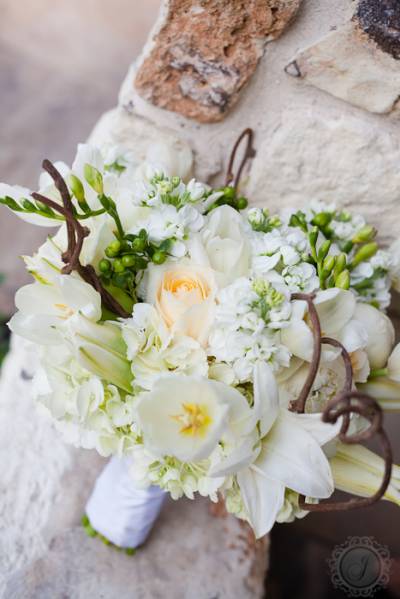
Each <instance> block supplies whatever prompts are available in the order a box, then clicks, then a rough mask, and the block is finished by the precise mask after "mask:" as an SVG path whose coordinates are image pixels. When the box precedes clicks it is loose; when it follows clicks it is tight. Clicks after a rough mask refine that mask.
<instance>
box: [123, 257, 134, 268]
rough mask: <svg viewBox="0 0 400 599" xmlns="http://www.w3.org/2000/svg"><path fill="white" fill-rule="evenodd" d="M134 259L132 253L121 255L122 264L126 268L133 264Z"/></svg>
mask: <svg viewBox="0 0 400 599" xmlns="http://www.w3.org/2000/svg"><path fill="white" fill-rule="evenodd" d="M135 263H136V259H135V256H133V255H132V254H127V255H125V256H122V264H123V265H124V266H126V268H130V267H131V266H135Z"/></svg>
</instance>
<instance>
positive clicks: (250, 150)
mask: <svg viewBox="0 0 400 599" xmlns="http://www.w3.org/2000/svg"><path fill="white" fill-rule="evenodd" d="M246 137H247V143H246V147H245V150H244V154H243V158H242V160H241V162H240V164H239V168H238V170H237V172H236V176H235V175H234V173H233V165H234V162H235V158H236V154H237V151H238V149H239V146H240V144H241V143H242V140H243V139H245V138H246ZM253 138H254V132H253V129H250V128H249V127H248V128H247V129H245V130H244V131H242V133H241V134H240V135H239V137H238V138H237V140H236V141H235V143H234V146H233V148H232V151H231V154H230V157H229V162H228V168H227V171H226V178H225V185H231V184H232V181H233V187H234V188H235V189H237V188H238V186H239V183H240V179H241V176H242V172H243V169H244V167H245V166H246V163H247V161H248V160H250V159H251V158H254V156H255V155H256V151H255V148H254V146H253Z"/></svg>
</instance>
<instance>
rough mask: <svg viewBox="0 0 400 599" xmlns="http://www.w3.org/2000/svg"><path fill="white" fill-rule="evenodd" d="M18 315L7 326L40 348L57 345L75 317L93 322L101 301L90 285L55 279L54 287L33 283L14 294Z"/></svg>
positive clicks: (71, 277) (99, 310)
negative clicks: (78, 315)
mask: <svg viewBox="0 0 400 599" xmlns="http://www.w3.org/2000/svg"><path fill="white" fill-rule="evenodd" d="M15 304H16V306H17V308H18V312H17V313H16V314H15V315H14V316H13V317H12V318H11V320H10V322H9V323H8V326H9V327H10V329H11V330H12V331H13V332H14V333H16V334H17V335H20V336H21V337H25V338H26V339H29V341H33V342H34V343H39V344H40V345H52V344H59V343H61V341H62V336H61V333H60V331H61V330H62V329H63V328H65V325H66V323H67V322H68V321H69V320H70V319H71V318H73V317H74V316H76V315H77V314H78V313H81V314H83V315H84V316H86V318H88V319H89V320H92V321H94V322H97V321H98V320H99V319H100V317H101V298H100V295H99V293H97V291H95V289H93V287H92V286H91V285H89V284H88V283H85V282H84V281H82V280H80V279H77V278H75V277H73V276H66V275H58V276H57V277H56V281H55V282H54V284H50V285H43V284H41V283H38V282H35V283H32V284H30V285H25V287H21V289H19V290H18V291H17V293H16V296H15Z"/></svg>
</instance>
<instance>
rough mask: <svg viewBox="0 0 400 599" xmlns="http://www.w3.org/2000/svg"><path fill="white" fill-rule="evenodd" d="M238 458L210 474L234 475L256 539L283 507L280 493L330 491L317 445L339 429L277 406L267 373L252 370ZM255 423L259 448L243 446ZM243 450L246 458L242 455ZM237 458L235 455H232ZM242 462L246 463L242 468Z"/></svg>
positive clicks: (325, 494) (258, 366)
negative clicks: (251, 393)
mask: <svg viewBox="0 0 400 599" xmlns="http://www.w3.org/2000/svg"><path fill="white" fill-rule="evenodd" d="M243 416H244V417H243V418H242V420H241V421H239V422H240V426H237V432H238V434H239V435H240V434H242V440H241V442H240V443H241V445H242V455H237V459H236V460H235V461H234V460H232V458H231V456H228V457H227V459H226V461H222V462H221V464H220V466H219V467H218V468H216V467H214V468H213V470H212V473H211V475H213V476H220V475H221V474H225V475H226V474H228V473H234V472H237V470H238V467H240V466H242V469H241V470H239V472H238V473H237V481H238V484H239V487H240V490H241V494H242V498H243V502H244V504H245V507H246V510H247V513H248V517H249V521H250V524H251V526H252V527H253V529H254V531H255V534H256V536H257V538H259V537H261V536H263V535H265V534H266V533H267V532H268V531H269V530H270V529H271V528H272V526H273V524H274V522H275V520H276V517H277V514H278V513H279V511H280V510H281V508H282V506H283V503H284V496H285V488H289V489H292V490H293V491H296V492H297V493H301V494H303V495H305V496H310V497H313V498H318V499H322V498H327V497H329V496H330V495H331V494H332V493H333V490H334V486H333V479H332V474H331V471H330V467H329V462H328V460H327V458H326V456H325V454H324V452H323V451H322V449H321V446H322V445H324V444H325V443H327V442H328V441H330V440H331V439H332V438H334V437H335V436H336V435H337V432H338V427H337V426H332V425H330V424H325V423H323V422H322V421H321V417H320V415H319V414H294V413H291V412H289V411H287V410H285V409H282V408H281V407H280V406H279V393H278V387H277V384H276V381H275V378H274V376H273V373H272V370H271V368H270V367H269V366H268V365H267V364H266V363H264V362H259V363H257V364H256V366H255V368H254V407H253V410H252V414H251V416H249V415H247V414H246V413H244V414H243ZM256 422H259V430H260V438H261V443H260V444H258V446H256V447H254V445H253V446H251V444H250V446H248V447H247V448H246V445H245V437H246V433H247V435H248V434H249V432H250V431H251V430H252V429H253V426H254V425H255V423H256ZM245 449H247V455H245V456H243V453H244V451H245ZM235 453H237V452H235ZM246 462H247V463H246Z"/></svg>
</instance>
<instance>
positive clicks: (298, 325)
mask: <svg viewBox="0 0 400 599" xmlns="http://www.w3.org/2000/svg"><path fill="white" fill-rule="evenodd" d="M281 339H282V343H283V344H284V345H286V347H287V348H288V350H289V351H290V353H291V354H292V355H293V356H296V357H297V358H301V359H302V360H306V361H307V362H311V358H312V354H313V348H314V340H313V334H312V331H311V329H310V327H309V326H307V324H306V323H305V322H304V320H292V321H291V323H290V324H289V326H288V327H287V328H284V329H282V331H281Z"/></svg>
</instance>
